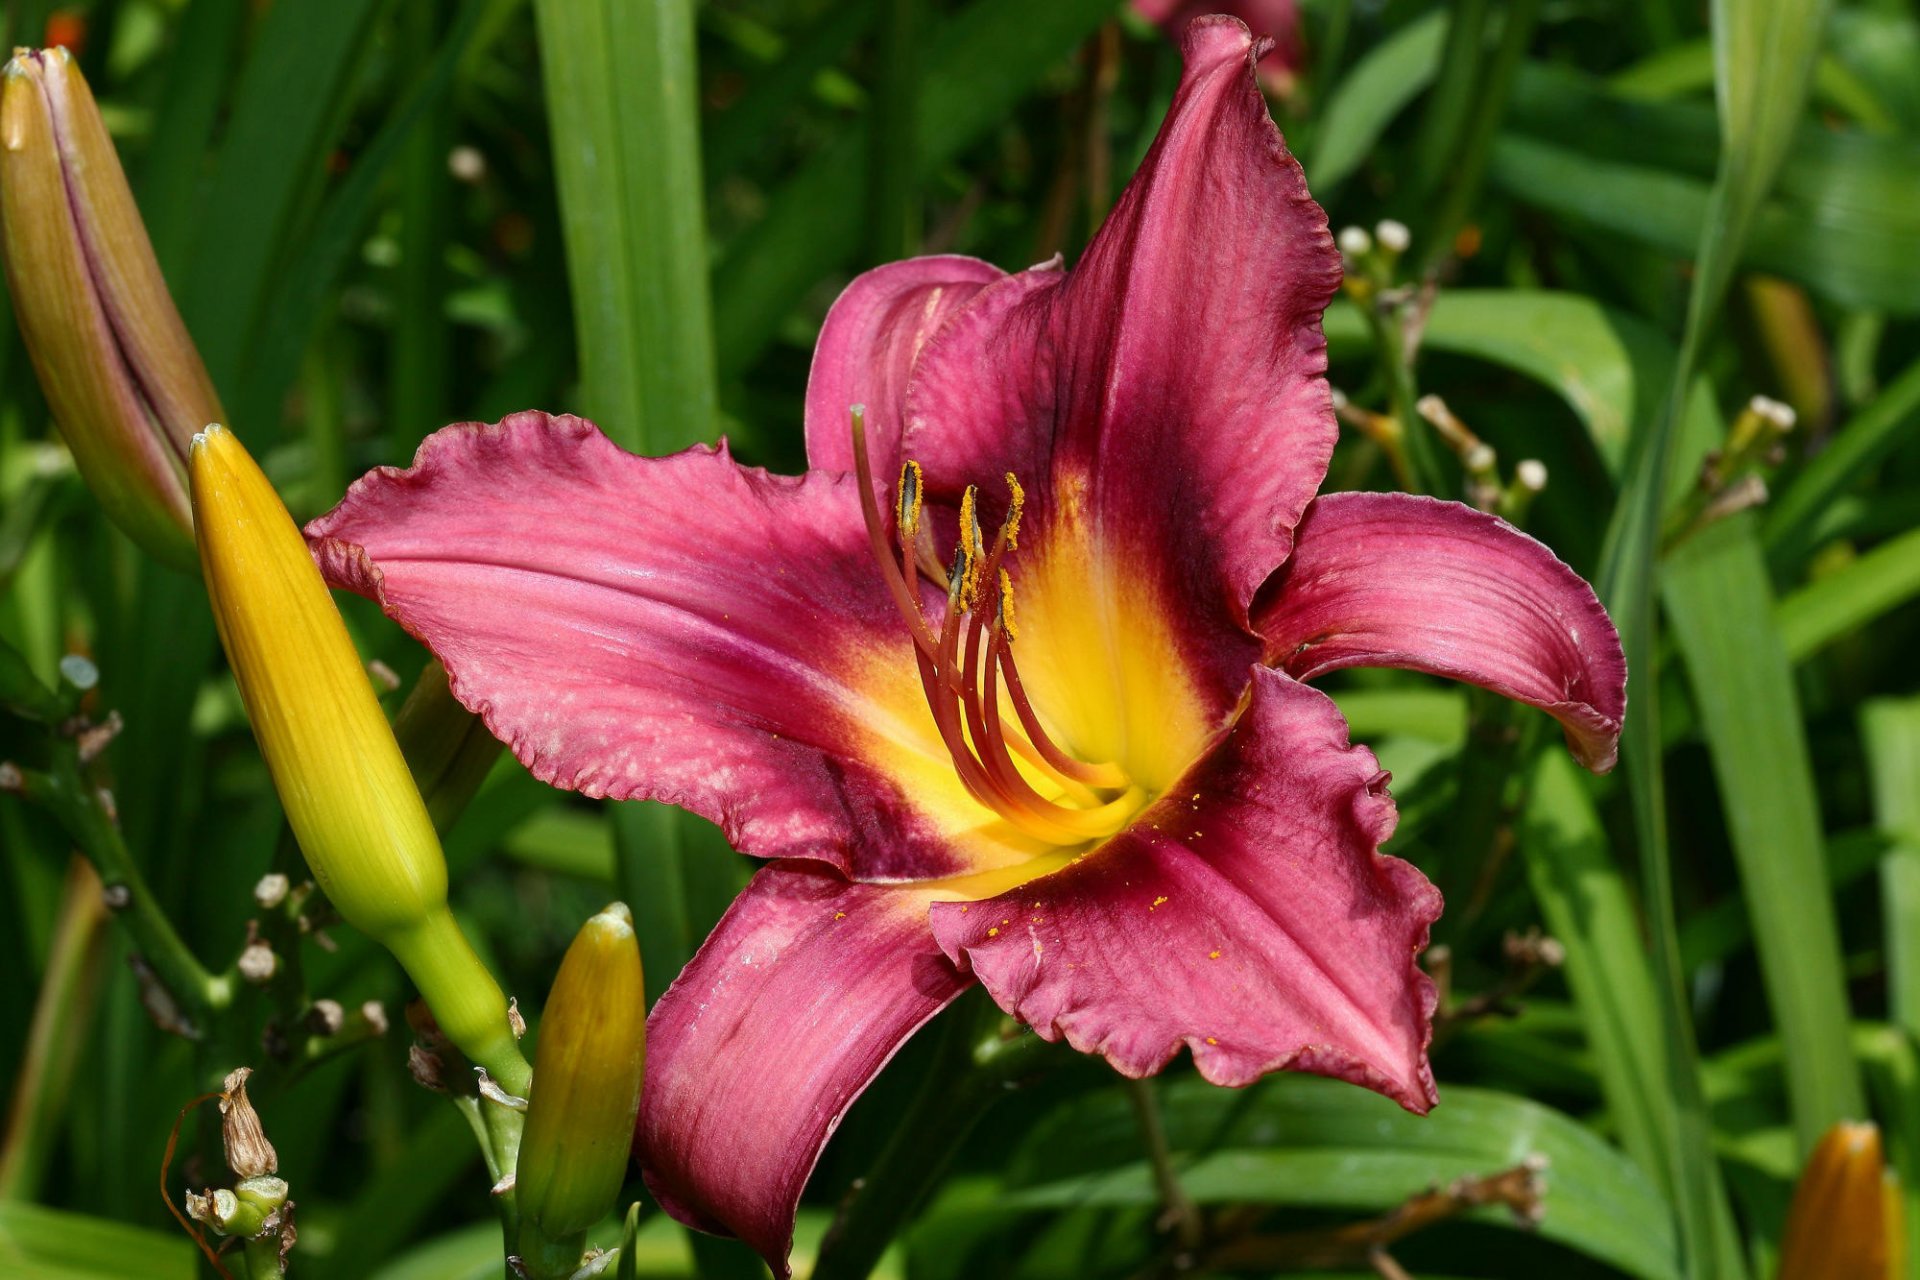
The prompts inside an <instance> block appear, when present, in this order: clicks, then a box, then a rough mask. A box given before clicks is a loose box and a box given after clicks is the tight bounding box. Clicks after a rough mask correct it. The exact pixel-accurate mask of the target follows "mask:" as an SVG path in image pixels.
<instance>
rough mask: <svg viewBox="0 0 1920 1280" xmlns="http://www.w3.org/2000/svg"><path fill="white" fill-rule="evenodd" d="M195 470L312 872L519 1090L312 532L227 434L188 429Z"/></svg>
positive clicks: (517, 1070) (219, 603)
mask: <svg viewBox="0 0 1920 1280" xmlns="http://www.w3.org/2000/svg"><path fill="white" fill-rule="evenodd" d="M190 473H191V479H192V489H193V506H194V515H195V523H196V528H197V531H198V536H199V540H200V562H201V568H202V571H203V572H204V574H205V576H206V582H207V595H208V597H209V598H210V599H211V600H212V602H213V613H214V621H215V623H216V624H217V626H218V628H219V632H220V642H221V644H222V645H224V646H225V647H226V651H227V659H228V661H229V663H230V664H231V665H232V667H233V675H234V680H235V682H236V683H237V684H238V685H239V686H240V696H241V700H242V701H243V702H245V704H246V708H247V716H248V718H249V719H250V720H251V721H252V722H253V732H254V737H255V738H257V739H258V740H259V743H260V753H261V755H263V756H264V757H265V758H266V762H267V769H268V771H269V772H270V773H271V774H272V775H273V784H274V787H275V789H276V790H278V791H279V793H280V801H281V804H282V805H283V806H284V807H285V809H286V813H287V822H288V825H290V826H291V827H292V828H293V833H294V835H295V837H297V838H298V840H299V842H300V849H301V852H303V853H304V854H305V855H306V858H307V865H308V866H309V867H311V868H312V869H313V875H314V879H316V880H317V881H319V883H320V887H321V888H322V889H323V890H325V891H326V894H327V897H328V899H329V900H330V901H331V902H332V903H333V905H334V907H335V909H337V910H338V911H339V912H340V915H341V917H342V918H344V919H345V920H346V921H347V923H348V924H351V925H353V926H354V927H355V928H357V929H359V930H361V931H362V932H364V933H366V934H368V935H370V936H371V937H373V938H374V939H375V940H376V941H378V942H379V943H380V944H381V945H383V946H385V947H386V948H387V949H388V950H389V951H391V952H393V954H394V956H395V957H396V958H397V959H398V960H399V961H400V963H401V965H402V966H403V967H404V968H405V969H406V970H407V972H408V974H409V975H410V976H411V977H412V978H413V980H414V983H415V985H417V986H418V987H419V988H420V994H421V995H422V996H423V997H425V999H426V1001H427V1005H428V1007H429V1008H431V1009H432V1010H433V1013H434V1017H435V1018H436V1019H437V1020H438V1021H439V1023H440V1027H441V1029H442V1030H443V1031H444V1032H445V1033H446V1035H447V1038H448V1039H450V1040H452V1041H453V1042H454V1044H456V1045H458V1046H459V1047H460V1049H461V1050H462V1051H463V1052H464V1053H466V1055H467V1056H468V1057H470V1058H472V1059H473V1060H474V1061H475V1062H477V1063H479V1064H480V1065H481V1066H483V1067H485V1068H487V1070H488V1071H489V1072H490V1073H492V1075H493V1076H494V1078H495V1079H496V1080H498V1081H499V1082H500V1083H501V1085H502V1086H503V1087H504V1088H506V1089H507V1090H509V1091H510V1092H514V1093H518V1092H520V1091H521V1090H522V1089H523V1088H524V1087H525V1085H526V1076H527V1068H526V1063H525V1060H524V1059H522V1058H521V1057H520V1051H519V1048H518V1046H517V1044H516V1043H515V1040H514V1036H513V1033H512V1030H511V1029H510V1028H509V1026H508V1024H507V1000H506V997H505V996H504V995H503V994H501V991H500V988H499V986H498V985H497V984H496V983H495V982H494V981H493V978H492V975H490V974H489V973H488V972H487V969H486V966H485V965H483V964H482V963H481V962H480V959H479V957H477V956H476V955H475V954H474V952H473V948H472V947H471V946H470V945H469V944H468V942H467V940H466V938H465V936H464V935H463V934H462V933H461V932H460V927H459V925H458V924H456V923H455V922H454V919H453V916H452V914H451V913H450V912H449V911H448V909H447V863H446V857H445V855H444V854H443V853H442V852H441V850H440V840H439V837H438V836H436V835H435V834H434V829H433V821H432V819H431V818H430V817H429V816H428V814H427V807H426V804H425V803H424V802H423V801H422V800H421V798H420V791H419V788H418V787H416V786H415V785H414V781H413V778H412V776H411V775H410V774H409V773H408V772H407V765H406V761H405V760H404V759H403V758H402V756H401V754H400V747H399V744H398V743H396V742H395V741H394V736H393V730H392V729H391V728H390V727H389V726H388V724H387V718H386V715H385V714H384V713H383V712H382V711H381V710H380V704H379V702H378V700H376V698H375V697H374V692H373V686H372V685H371V684H369V683H368V681H367V675H366V669H365V668H364V667H363V666H362V665H361V662H360V656H359V654H358V653H357V652H356V651H355V650H354V647H353V641H352V639H351V638H350V637H349V636H348V635H347V628H346V624H345V623H344V622H343V621H342V620H341V618H340V612H339V610H337V609H336V608H334V604H333V598H332V597H331V596H330V595H328V594H327V587H326V583H325V582H323V581H322V580H321V577H320V571H319V569H318V568H317V567H315V565H314V563H313V558H312V556H311V555H310V554H309V553H308V551H307V544H306V541H305V540H304V539H303V538H302V537H301V536H300V531H299V530H298V529H296V528H295V527H294V524H293V518H292V517H291V516H289V515H288V514H287V509H286V507H284V506H283V505H281V502H280V498H279V496H278V495H277V494H275V493H274V491H273V486H272V485H271V484H270V483H269V482H268V480H267V477H266V475H265V474H264V473H263V472H262V471H261V470H260V468H259V466H258V465H257V464H256V463H255V462H254V460H253V458H252V457H251V456H250V455H249V454H248V453H247V451H246V449H244V448H243V447H242V446H241V444H240V442H239V440H237V439H236V438H235V437H234V435H233V433H232V432H229V431H227V430H225V429H224V428H222V427H218V426H213V427H208V428H207V429H206V430H205V431H203V432H201V433H200V434H199V435H198V436H196V437H195V438H194V441H193V448H192V457H191V467H190Z"/></svg>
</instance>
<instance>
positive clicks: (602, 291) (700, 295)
mask: <svg viewBox="0 0 1920 1280" xmlns="http://www.w3.org/2000/svg"><path fill="white" fill-rule="evenodd" d="M534 12H535V15H536V17H537V18H538V21H539V33H540V55H541V56H540V63H541V68H542V71H543V74H544V75H545V77H546V100H547V119H548V124H549V126H550V129H551V132H552V138H553V152H554V161H555V165H556V167H557V169H558V177H559V186H560V214H561V222H562V227H563V230H564V233H565V236H566V243H567V271H568V278H569V280H570V281H571V283H572V288H573V313H574V328H575V332H576V335H577V337H578V339H579V345H580V376H581V388H580V399H581V407H582V408H583V409H584V411H585V412H586V413H587V414H589V415H590V416H592V417H593V418H594V419H595V420H596V421H598V422H599V423H600V425H601V426H602V427H603V428H604V429H605V430H606V432H607V434H608V435H610V436H612V437H613V438H614V439H615V440H617V441H619V442H620V443H621V444H623V445H625V446H627V447H628V448H632V449H638V450H641V451H644V452H665V451H667V450H671V449H675V448H679V447H681V446H683V445H685V444H687V443H690V442H692V441H695V440H705V439H709V438H711V437H712V435H713V431H714V413H715V394H714V384H713V337H712V319H711V306H710V303H709V300H708V296H707V242H706V222H705V214H704V212H703V205H702V194H701V182H700V135H699V127H698V122H699V109H698V103H697V100H696V97H695V90H696V81H697V67H696V64H695V60H694V44H693V10H692V5H691V3H690V2H689V0H656V2H655V3H650V4H626V3H620V2H619V0H536V2H535V5H534Z"/></svg>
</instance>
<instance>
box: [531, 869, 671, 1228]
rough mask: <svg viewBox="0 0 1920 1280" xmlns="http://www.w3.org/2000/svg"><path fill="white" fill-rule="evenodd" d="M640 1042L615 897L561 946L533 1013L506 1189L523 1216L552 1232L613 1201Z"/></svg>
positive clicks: (642, 1053) (635, 977)
mask: <svg viewBox="0 0 1920 1280" xmlns="http://www.w3.org/2000/svg"><path fill="white" fill-rule="evenodd" d="M646 1045H647V1001H646V992H645V989H644V984H643V983H642V980H641V975H640V944H639V943H638V941H637V940H636V939H635V938H634V934H633V916H632V915H631V914H630V913H629V912H628V911H627V908H626V906H625V904H623V903H618V902H616V903H614V904H613V905H611V906H609V907H607V908H606V909H605V910H603V911H601V912H600V914H599V915H597V916H595V917H593V919H591V920H589V921H587V923H586V925H585V927H584V928H582V929H581V930H580V934H579V936H578V937H576V938H575V939H574V940H573V945H572V946H571V947H569V948H567V955H566V959H565V960H563V961H561V963H560V974H559V976H558V977H556V978H555V979H554V980H553V991H552V993H551V994H550V995H549V996H548V997H547V1008H546V1013H545V1015H544V1017H543V1018H542V1019H541V1022H540V1044H539V1048H538V1050H537V1052H536V1053H535V1056H534V1071H533V1082H534V1089H533V1097H532V1099H531V1100H530V1102H529V1104H528V1107H527V1125H526V1130H525V1131H524V1132H523V1133H522V1135H521V1138H520V1160H519V1165H518V1169H517V1172H516V1175H515V1179H514V1188H515V1192H516V1195H517V1197H518V1199H519V1202H520V1212H521V1215H522V1217H523V1218H524V1219H525V1220H526V1221H528V1222H530V1223H532V1224H534V1225H536V1226H537V1227H538V1229H539V1230H540V1231H541V1233H542V1234H544V1235H545V1236H546V1237H547V1238H548V1239H550V1240H565V1239H569V1238H571V1237H574V1236H577V1235H579V1234H580V1233H582V1232H584V1231H586V1229H587V1228H588V1227H590V1226H592V1225H593V1224H594V1223H596V1222H598V1221H599V1220H600V1219H601V1218H602V1217H604V1216H606V1214H607V1213H608V1212H609V1211H610V1210H611V1209H612V1208H613V1207H614V1200H615V1198H616V1197H617V1196H618V1195H619V1194H620V1184H621V1182H622V1180H623V1179H624V1178H625V1176H626V1170H627V1159H628V1152H629V1150H630V1149H631V1147H632V1145H633V1121H634V1116H635V1114H636V1113H637V1112H638V1111H639V1109H640V1075H641V1068H642V1064H643V1063H644V1062H645V1059H646Z"/></svg>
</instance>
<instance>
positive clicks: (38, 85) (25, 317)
mask: <svg viewBox="0 0 1920 1280" xmlns="http://www.w3.org/2000/svg"><path fill="white" fill-rule="evenodd" d="M0 249H4V256H5V258H6V268H7V284H8V288H9V290H10V291H11V293H12V297H13V306H14V311H15V314H16V315H17V316H18V317H19V320H20V336H21V337H22V339H24V340H25V342H26V346H27V351H28V353H29V354H30V355H31V356H32V357H33V365H34V369H35V371H36V372H37V373H38V374H39V376H40V385H41V387H42V388H43V389H44V390H45V392H46V396H47V404H48V405H49V407H51V408H52V410H53V416H54V419H55V420H56V421H57V422H58V423H59V424H60V430H61V433H62V434H63V435H64V436H65V437H66V441H67V446H68V448H70V449H71V450H72V451H73V456H74V461H75V462H76V463H78V464H79V467H80V471H81V474H82V475H84V476H85V477H86V480H87V483H88V485H90V486H91V487H92V489H93V491H94V493H95V494H96V495H97V496H98V497H99V499H100V502H101V505H102V506H104V507H105V508H106V510H107V514H108V515H109V516H110V517H112V519H113V521H114V522H115V523H116V524H118V525H119V526H120V527H121V528H122V529H123V530H125V531H126V533H127V534H128V535H129V536H130V537H132V538H133V539H134V541H136V542H138V543H139V544H140V545H141V547H143V548H144V549H145V550H146V551H147V552H148V553H149V554H151V555H153V556H154V557H155V558H156V559H159V560H161V561H164V562H166V563H168V564H172V565H174V566H175V567H176V568H190V567H192V565H193V563H194V554H193V523H192V513H191V510H190V508H189V504H188V497H187V483H186V460H187V448H188V444H189V442H190V441H191V440H192V438H193V433H194V432H196V431H198V430H199V429H200V428H202V427H204V426H206V425H207V424H208V423H210V422H217V421H220V420H222V419H223V418H225V416H226V415H225V414H224V413H223V412H222V411H221V408H220V400H219V397H218V396H217V395H216V394H215V392H214V389H213V382H212V380H211V379H209V378H208V376H207V370H206V366H205V365H203V364H202V363H201V360H200V354H199V352H198V351H197V350H196V349H195V348H194V345H193V340H192V339H191V338H190V337H188V336H187V330H186V326H185V325H184V324H182V323H181V320H180V313H179V312H178V311H177V310H176V309H175V308H174V305H173V298H172V297H171V296H170V295H169V294H168V293H167V285H166V281H165V280H164V279H163V278H162V277H161V274H160V265H159V263H158V262H157V261H156V260H155V258H154V256H153V246H152V244H151V243H149V241H148V239H147V232H146V227H145V225H144V224H143V223H142V222H141V220H140V210H139V209H138V207H137V206H136V205H135V204H134V202H133V193H132V192H131V191H130V190H129V189H128V187H127V179H126V175H125V174H124V173H122V172H121V169H120V160H119V157H118V156H117V155H116V154H115V153H114V149H113V141H112V139H110V138H109V137H108V136H107V130H106V126H105V125H103V124H102V123H101V121H100V112H99V110H98V108H96V107H95V105H94V101H93V95H92V93H91V92H90V91H89V90H88V88H87V82H86V80H85V79H83V78H82V77H81V75H80V71H79V69H78V68H77V67H75V66H74V65H73V61H72V59H71V58H70V57H69V56H68V54H67V51H66V50H65V49H43V50H31V49H23V50H20V51H18V52H17V53H15V55H14V57H13V59H12V61H10V62H8V63H7V66H6V71H5V84H4V87H3V88H0Z"/></svg>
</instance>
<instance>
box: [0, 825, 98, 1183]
mask: <svg viewBox="0 0 1920 1280" xmlns="http://www.w3.org/2000/svg"><path fill="white" fill-rule="evenodd" d="M106 919H107V913H106V908H105V907H104V906H103V905H102V904H101V901H100V877H99V876H97V875H95V874H94V871H93V866H92V864H91V863H89V862H87V861H86V860H85V859H84V858H75V859H73V861H72V864H71V866H69V867H68V869H67V883H66V889H65V892H64V893H63V895H62V901H61V906H60V920H59V923H58V924H57V925H55V927H54V934H53V944H52V945H51V946H50V947H49V948H48V950H47V961H46V970H45V972H44V974H43V975H42V976H41V979H40V991H39V996H38V998H37V999H36V1000H35V1002H34V1006H33V1022H32V1024H31V1025H30V1026H29V1027H28V1029H27V1040H26V1046H25V1051H24V1052H23V1053H22V1054H21V1058H20V1064H19V1074H18V1077H17V1079H16V1081H15V1084H14V1090H13V1103H12V1106H11V1107H10V1108H9V1110H8V1113H7V1127H6V1143H5V1145H4V1146H0V1201H5V1200H33V1199H35V1198H37V1197H38V1195H39V1191H40V1179H41V1177H42V1176H43V1175H44V1174H45V1172H46V1164H47V1155H48V1152H49V1151H50V1149H51V1147H52V1144H53V1139H54V1137H55V1135H57V1134H58V1133H59V1131H60V1126H61V1123H62V1121H63V1120H64V1118H65V1116H66V1109H67V1099H68V1097H69V1094H70V1091H71V1086H72V1083H73V1072H74V1067H75V1064H76V1062H77V1061H78V1058H79V1055H80V1049H81V1046H83V1045H84V1044H85V1043H86V1039H87V1034H88V1031H89V1028H90V1025H91V1023H92V1021H93V1013H94V1008H95V1001H96V999H97V998H98V996H99V994H100V976H101V969H102V966H103V964H104V962H105V960H106V941H107V938H106V930H105V928H104V926H105V924H106Z"/></svg>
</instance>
